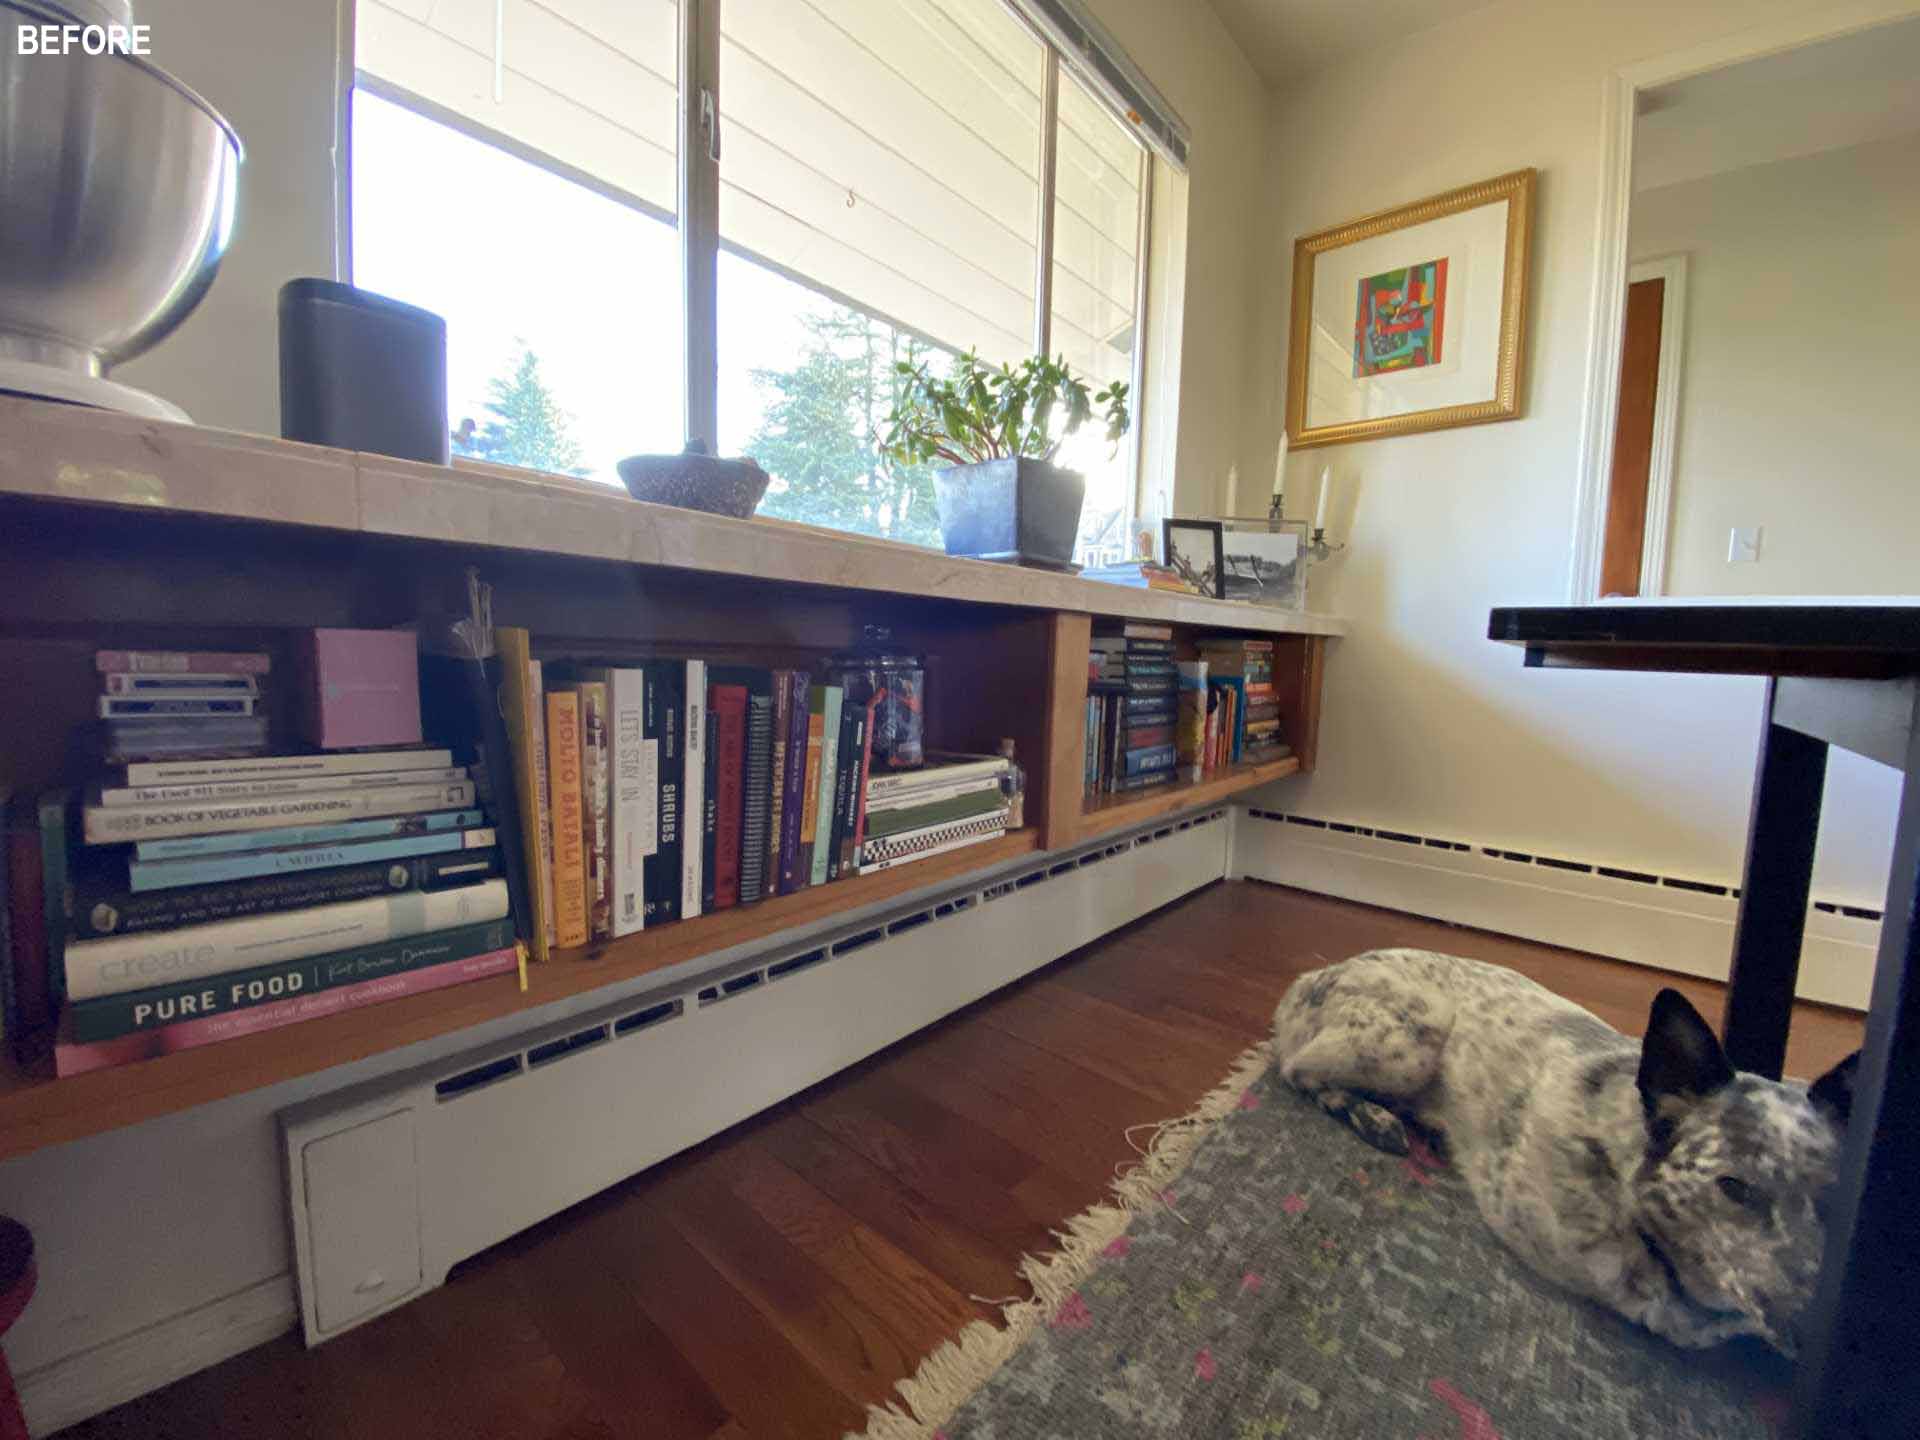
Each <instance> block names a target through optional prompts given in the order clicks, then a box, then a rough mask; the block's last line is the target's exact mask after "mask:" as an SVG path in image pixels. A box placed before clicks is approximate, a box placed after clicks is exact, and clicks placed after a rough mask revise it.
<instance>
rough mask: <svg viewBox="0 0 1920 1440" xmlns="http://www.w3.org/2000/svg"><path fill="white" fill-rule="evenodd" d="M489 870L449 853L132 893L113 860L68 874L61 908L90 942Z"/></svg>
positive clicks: (458, 880)
mask: <svg viewBox="0 0 1920 1440" xmlns="http://www.w3.org/2000/svg"><path fill="white" fill-rule="evenodd" d="M492 868H493V851H492V850H491V849H484V850H455V851H452V852H450V853H446V854H439V855H419V856H415V857H413V858H411V859H392V860H373V861H367V862H364V863H361V864H357V865H339V866H334V867H332V868H329V869H324V870H304V871H293V872H288V873H278V874H269V875H262V876H258V877H256V878H253V879H248V880H228V881H223V882H220V883H217V884H211V885H180V886H171V887H168V888H164V889H146V890H134V889H131V888H130V887H129V886H128V885H127V883H126V882H127V873H126V871H127V866H126V864H125V863H124V862H121V861H118V860H117V858H116V860H114V861H110V862H109V863H107V864H106V865H92V864H89V863H87V862H86V861H85V860H84V859H83V861H82V863H81V864H80V865H78V866H77V867H75V868H74V870H73V871H72V873H71V874H70V876H69V884H68V892H67V900H66V906H67V913H68V915H70V916H71V917H72V925H73V935H74V937H75V938H76V939H81V940H91V939H97V938H99V937H101V936H104V935H137V934H139V933H140V932H142V931H145V930H170V929H177V928H179V927H181V926H185V925H207V924H211V923H212V922H214V921H216V920H238V919H243V918H244V917H246V916H248V915H268V914H272V913H274V912H276V911H280V910H302V909H305V908H307V907H308V906H312V905H334V904H339V903H340V902H342V901H346V900H364V899H366V898H367V897H369V896H372V895H394V894H399V893H400V892H402V891H406V890H434V889H441V888H444V887H445V886H447V885H464V884H468V883H470V882H472V881H474V880H477V879H484V878H485V877H486V876H487V874H488V872H490V871H491V870H492Z"/></svg>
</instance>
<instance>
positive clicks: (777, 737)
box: [761, 670, 793, 895]
mask: <svg viewBox="0 0 1920 1440" xmlns="http://www.w3.org/2000/svg"><path fill="white" fill-rule="evenodd" d="M792 705H793V672H792V671H791V670H776V671H774V672H773V755H772V759H771V760H770V761H769V763H768V768H767V834H766V838H765V844H766V850H767V866H766V880H765V883H764V884H763V886H762V888H761V893H762V894H766V895H774V894H778V893H779V889H780V837H781V836H782V835H783V834H785V832H786V817H787V737H788V735H789V734H790V733H791V732H792V728H793V717H792V715H791V714H790V713H789V711H790V709H791V707H792Z"/></svg>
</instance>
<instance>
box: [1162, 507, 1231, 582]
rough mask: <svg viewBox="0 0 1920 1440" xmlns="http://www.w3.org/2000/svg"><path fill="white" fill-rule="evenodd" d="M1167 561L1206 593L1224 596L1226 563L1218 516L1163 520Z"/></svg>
mask: <svg viewBox="0 0 1920 1440" xmlns="http://www.w3.org/2000/svg"><path fill="white" fill-rule="evenodd" d="M1160 527H1161V544H1162V547H1163V549H1164V551H1165V557H1166V558H1165V560H1164V562H1163V563H1164V564H1165V565H1166V567H1167V568H1168V569H1169V570H1172V571H1173V572H1174V573H1175V574H1177V575H1178V576H1179V577H1180V578H1181V579H1182V580H1185V581H1186V582H1187V583H1188V584H1189V585H1191V586H1193V587H1194V588H1195V589H1196V590H1198V591H1199V592H1200V593H1201V594H1202V595H1211V596H1213V598H1214V599H1216V600H1220V599H1224V598H1225V596H1226V591H1225V589H1224V588H1223V586H1224V581H1225V575H1226V563H1225V557H1224V554H1223V551H1222V546H1221V527H1220V522H1219V521H1218V520H1162V521H1161V522H1160Z"/></svg>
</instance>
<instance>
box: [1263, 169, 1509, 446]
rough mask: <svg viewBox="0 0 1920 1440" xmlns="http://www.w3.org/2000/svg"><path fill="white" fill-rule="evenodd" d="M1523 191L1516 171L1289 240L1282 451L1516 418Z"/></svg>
mask: <svg viewBox="0 0 1920 1440" xmlns="http://www.w3.org/2000/svg"><path fill="white" fill-rule="evenodd" d="M1533 191H1534V172H1533V171H1532V170H1516V171H1514V172H1513V173H1512V174H1510V175H1501V176H1498V177H1496V178H1494V179H1492V180H1487V181H1483V182H1482V183H1480V184H1478V185H1466V186H1462V187H1461V188H1460V189H1458V190H1449V191H1448V192H1447V193H1446V194H1444V195H1435V196H1432V197H1431V198H1429V199H1426V200H1420V201H1417V202H1415V203H1414V204H1411V205H1402V206H1400V207H1399V208H1397V209H1393V210H1383V211H1381V212H1379V213H1378V214H1374V215H1367V216H1363V217H1362V218H1360V219H1358V220H1354V221H1351V222H1349V223H1347V224H1345V225H1336V226H1335V227H1334V228H1332V229H1331V230H1322V231H1320V232H1319V233H1318V234H1314V235H1305V236H1302V237H1301V238H1300V239H1299V240H1297V241H1295V242H1294V247H1293V315H1292V329H1291V333H1290V336H1289V343H1288V347H1287V422H1286V423H1287V434H1288V435H1289V436H1291V437H1292V439H1293V445H1294V448H1296V449H1302V450H1304V449H1307V448H1309V447H1311V446H1315V445H1337V444H1339V443H1341V442H1343V441H1347V440H1368V439H1377V438H1379V437H1381V436H1386V435H1411V434H1415V433H1417V432H1419V431H1423V430H1440V429H1444V428H1446V427H1448V426H1452V425H1477V424H1481V423H1483V422H1485V421H1489V420H1511V419H1513V418H1514V417H1515V416H1517V415H1518V414H1519V413H1520V378H1521V377H1520V368H1521V366H1520V361H1521V349H1522V347H1523V344H1524V341H1525V332H1526V309H1527V306H1526V300H1527V252H1528V245H1529V241H1530V237H1531V235H1532V226H1533Z"/></svg>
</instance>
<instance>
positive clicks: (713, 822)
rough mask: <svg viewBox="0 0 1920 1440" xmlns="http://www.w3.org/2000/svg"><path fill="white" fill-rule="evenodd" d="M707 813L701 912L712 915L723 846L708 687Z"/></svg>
mask: <svg viewBox="0 0 1920 1440" xmlns="http://www.w3.org/2000/svg"><path fill="white" fill-rule="evenodd" d="M701 794H702V795H703V796H704V797H705V800H706V807H705V808H706V814H705V815H704V816H703V817H702V821H701V827H700V828H701V836H700V913H701V914H703V915H707V914H711V913H712V912H713V911H714V910H715V909H716V908H718V907H717V906H715V904H714V895H715V893H716V891H717V890H718V889H719V885H718V882H717V880H716V878H715V875H714V868H713V867H714V865H715V863H716V860H717V858H718V853H719V845H720V722H719V720H718V719H717V718H716V717H715V715H714V713H713V687H712V686H711V685H709V686H708V687H707V738H706V780H705V784H704V786H703V788H702V790H701Z"/></svg>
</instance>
